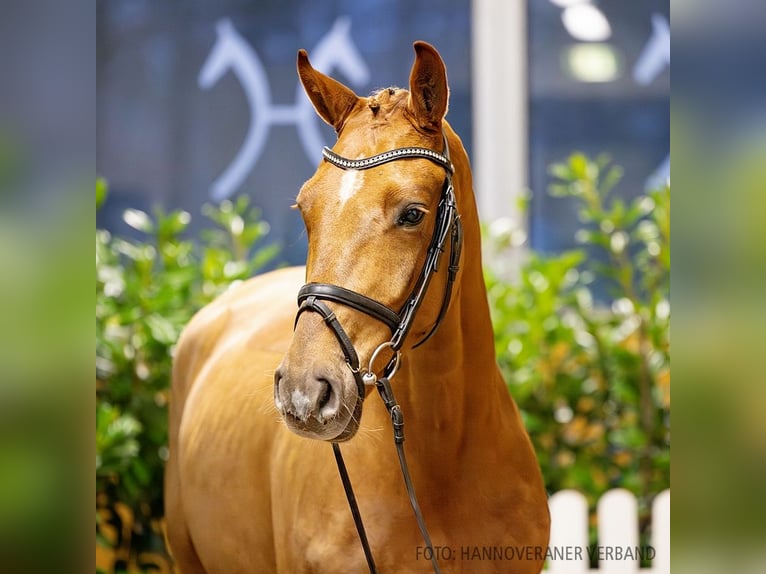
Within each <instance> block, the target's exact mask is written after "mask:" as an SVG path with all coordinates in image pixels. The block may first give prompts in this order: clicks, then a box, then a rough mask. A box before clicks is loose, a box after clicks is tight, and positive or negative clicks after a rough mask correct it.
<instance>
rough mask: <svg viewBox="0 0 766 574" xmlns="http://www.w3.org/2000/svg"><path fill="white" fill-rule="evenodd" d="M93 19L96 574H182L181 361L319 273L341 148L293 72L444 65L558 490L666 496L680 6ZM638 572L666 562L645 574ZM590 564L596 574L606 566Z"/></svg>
mask: <svg viewBox="0 0 766 574" xmlns="http://www.w3.org/2000/svg"><path fill="white" fill-rule="evenodd" d="M96 16H97V42H96V46H97V63H96V68H97V87H98V97H97V102H96V108H95V110H96V117H97V135H98V137H97V148H98V149H97V158H98V176H99V179H98V182H97V190H96V191H97V213H96V226H97V232H96V256H97V258H96V267H97V268H96V272H97V306H96V335H97V341H96V343H97V345H96V347H97V349H96V350H97V356H96V376H97V377H96V378H97V381H96V391H97V414H96V447H97V469H96V481H97V500H96V505H97V517H96V531H97V548H96V557H97V560H96V564H97V568H98V569H100V570H101V571H103V572H122V571H130V572H140V571H161V572H165V571H168V568H169V564H170V562H169V558H168V557H167V555H166V550H165V549H164V543H163V538H162V514H163V512H162V468H163V464H164V461H165V460H166V459H167V428H166V422H165V417H166V405H167V401H168V398H169V397H168V381H169V376H170V362H171V357H172V348H173V344H174V343H175V341H176V339H177V337H178V334H179V333H180V330H181V329H182V328H183V326H184V325H185V323H186V322H187V321H188V320H189V318H190V316H191V314H193V312H194V311H196V309H198V308H199V307H201V306H202V305H204V304H205V303H206V302H208V301H210V300H211V299H212V298H213V297H215V296H216V295H217V294H219V293H220V292H222V291H223V290H225V289H226V288H227V287H228V286H229V285H231V284H232V283H233V282H236V281H240V280H243V279H246V278H247V277H249V276H251V275H252V274H254V273H257V272H260V271H263V270H267V269H272V268H274V267H278V266H282V265H288V264H302V263H303V261H304V260H305V256H306V239H305V234H304V233H303V225H302V222H301V220H300V216H299V214H297V213H296V212H295V211H293V210H290V209H289V207H290V205H291V204H292V203H293V201H294V198H295V195H296V194H297V191H298V189H299V188H300V186H301V184H302V183H303V181H304V180H306V179H307V178H308V177H309V176H310V175H311V174H312V173H313V171H314V169H315V168H316V165H317V164H318V162H319V159H320V152H321V147H322V146H323V145H330V146H331V145H332V143H333V140H334V134H333V131H332V129H331V128H329V127H327V126H325V125H324V124H323V123H322V122H321V120H320V119H319V118H318V117H317V116H316V115H315V114H314V112H313V110H312V109H311V108H310V105H309V103H308V100H307V99H306V98H305V96H304V94H303V92H302V89H301V88H300V86H299V83H298V80H297V77H296V72H295V58H296V52H297V50H298V49H299V48H306V49H307V50H308V51H309V56H310V57H311V60H312V63H313V64H314V65H315V66H316V67H317V68H319V69H320V70H322V71H324V72H326V73H329V74H330V75H332V76H334V77H336V78H337V79H339V80H341V81H343V82H344V83H346V84H347V85H349V86H350V87H352V88H353V89H354V90H355V91H356V92H357V93H358V94H360V95H365V94H367V93H369V92H371V91H373V90H375V89H378V88H381V87H386V86H389V85H398V86H407V84H408V76H409V70H410V67H411V65H412V61H413V57H414V53H413V50H412V42H413V41H414V40H418V39H421V40H426V41H428V42H430V43H432V44H433V45H434V46H435V47H436V48H437V49H438V50H439V51H440V53H441V55H442V57H443V58H444V60H445V63H446V65H447V70H448V77H449V84H450V89H451V94H450V107H449V114H448V120H449V121H450V123H451V124H452V126H453V127H454V128H455V130H456V131H457V132H458V134H459V135H460V136H461V138H462V139H463V142H464V144H465V146H466V148H467V150H468V153H469V156H470V157H471V159H472V166H473V172H474V187H475V193H476V195H477V199H478V201H479V206H480V215H481V217H482V220H483V222H484V227H485V229H484V232H485V233H484V237H485V258H486V262H485V268H486V278H487V285H488V292H489V297H490V304H491V307H492V309H493V319H494V323H495V334H496V337H495V338H496V351H497V355H498V361H499V363H500V366H501V368H502V370H503V372H504V375H505V377H506V380H507V381H508V387H509V391H510V393H511V394H512V395H513V396H514V398H515V399H516V400H517V402H518V403H519V406H520V408H521V410H522V414H523V416H524V421H525V424H526V426H527V428H528V430H529V432H530V435H531V436H532V439H533V441H534V443H535V447H536V450H537V453H538V457H539V459H540V464H541V466H542V469H543V475H544V477H545V480H546V487H547V489H548V491H549V492H550V493H551V494H554V493H556V492H560V491H562V490H565V489H574V490H576V491H578V492H580V493H581V494H582V495H583V496H584V497H585V500H586V502H587V505H588V507H589V509H590V514H589V516H585V517H583V520H584V521H587V522H588V524H589V525H590V533H589V542H590V543H596V542H597V537H598V534H597V528H596V518H595V513H596V507H597V503H598V500H599V499H600V497H601V496H602V495H604V494H605V493H606V492H607V491H609V490H611V489H615V488H623V489H626V490H628V491H629V492H631V493H632V494H633V495H634V496H635V497H636V501H637V509H636V512H637V515H636V516H634V517H626V520H632V521H635V522H636V523H637V525H638V533H639V538H640V539H639V540H637V541H636V542H637V543H638V542H640V543H641V544H649V543H650V542H651V540H652V538H651V536H652V524H651V520H652V510H651V508H652V504H653V501H654V500H655V498H656V497H657V495H658V494H660V493H661V492H663V491H664V490H666V489H667V488H669V485H670V359H669V357H670V351H669V324H670V323H669V317H670V292H669V290H670V280H669V272H670V219H669V218H670V184H669V182H670V124H671V114H670V26H669V20H670V6H669V1H668V0H646V1H643V2H633V1H629V0H621V1H610V2H605V1H597V0H528V1H522V0H519V1H513V2H500V1H493V0H473V1H470V0H440V1H435V0H391V1H382V0H379V1H378V0H366V1H364V2H360V1H358V0H357V1H351V0H348V1H342V0H336V1H326V2H315V1H309V0H286V1H285V0H280V1H278V2H277V1H264V0H260V1H247V2H245V1H242V0H224V1H218V2H210V1H202V0H197V1H188V0H184V1H181V0H166V1H163V2H155V1H149V0H103V1H100V2H97V3H96ZM643 565H644V566H649V565H650V563H649V561H645V562H644V564H643ZM592 566H593V567H597V564H596V563H595V562H594V563H593V564H592Z"/></svg>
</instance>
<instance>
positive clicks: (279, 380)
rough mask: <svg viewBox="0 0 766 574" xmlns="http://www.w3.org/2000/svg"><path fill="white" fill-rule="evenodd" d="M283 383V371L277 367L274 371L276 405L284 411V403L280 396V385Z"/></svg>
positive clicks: (279, 409)
mask: <svg viewBox="0 0 766 574" xmlns="http://www.w3.org/2000/svg"><path fill="white" fill-rule="evenodd" d="M281 383H282V371H281V370H280V369H277V370H276V371H274V406H276V407H277V410H278V411H282V410H283V409H284V404H283V403H282V400H281V399H280V398H279V385H280V384H281Z"/></svg>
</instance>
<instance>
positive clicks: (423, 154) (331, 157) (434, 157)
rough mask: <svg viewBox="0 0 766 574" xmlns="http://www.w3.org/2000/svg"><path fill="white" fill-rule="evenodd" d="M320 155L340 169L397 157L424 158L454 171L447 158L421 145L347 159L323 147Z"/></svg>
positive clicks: (367, 167) (372, 165) (373, 163)
mask: <svg viewBox="0 0 766 574" xmlns="http://www.w3.org/2000/svg"><path fill="white" fill-rule="evenodd" d="M322 155H323V156H324V158H325V159H326V160H327V161H329V162H330V163H331V164H333V165H334V166H337V167H339V168H341V169H370V168H371V167H377V166H379V165H382V164H384V163H388V162H389V161H394V160H397V159H404V158H424V159H428V160H431V161H432V162H434V163H437V164H439V165H440V166H442V167H443V168H444V169H446V170H447V171H448V172H449V173H450V174H452V173H454V171H455V170H454V168H453V167H452V162H451V161H450V160H449V158H447V157H446V156H443V155H442V154H440V153H438V152H435V151H434V150H431V149H428V148H423V147H402V148H398V149H394V150H391V151H387V152H383V153H379V154H378V155H373V156H370V157H365V158H362V159H348V158H345V157H343V156H340V155H338V154H337V153H335V152H334V151H332V150H331V149H330V148H328V147H325V148H324V149H323V150H322Z"/></svg>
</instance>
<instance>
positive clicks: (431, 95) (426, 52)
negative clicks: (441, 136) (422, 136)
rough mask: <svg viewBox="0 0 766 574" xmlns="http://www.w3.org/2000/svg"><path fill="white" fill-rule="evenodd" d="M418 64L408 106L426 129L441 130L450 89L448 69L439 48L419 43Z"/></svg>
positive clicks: (413, 72) (413, 66)
mask: <svg viewBox="0 0 766 574" xmlns="http://www.w3.org/2000/svg"><path fill="white" fill-rule="evenodd" d="M413 46H414V48H415V63H414V64H413V65H412V71H411V72H410V96H409V101H408V102H407V108H408V109H409V110H410V112H411V113H412V115H413V116H414V117H415V120H416V121H417V123H418V124H419V125H420V127H421V128H424V129H433V130H440V129H441V121H442V119H443V118H444V116H445V115H446V113H447V103H448V102H449V89H448V88H447V69H446V68H445V67H444V62H443V61H442V59H441V56H439V52H437V51H436V48H434V47H433V46H431V45H430V44H427V43H426V42H415V44H413Z"/></svg>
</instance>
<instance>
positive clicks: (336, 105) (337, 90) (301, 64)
mask: <svg viewBox="0 0 766 574" xmlns="http://www.w3.org/2000/svg"><path fill="white" fill-rule="evenodd" d="M298 77H299V78H300V79H301V84H303V89H304V90H305V91H306V95H307V96H308V97H309V99H310V100H311V103H312V104H314V109H315V110H316V111H317V113H318V114H319V115H320V116H321V117H322V119H323V120H324V121H326V122H327V123H328V124H330V125H331V126H332V127H334V128H335V131H336V132H340V129H341V128H342V127H343V122H344V121H345V120H346V118H347V117H348V114H350V113H351V110H352V109H354V106H355V105H356V103H357V102H358V101H359V96H357V95H356V94H355V93H354V91H353V90H352V89H351V88H347V87H346V86H344V85H343V84H341V83H340V82H338V81H337V80H333V79H332V78H331V77H329V76H325V75H324V74H323V73H322V72H320V71H318V70H315V69H314V67H313V66H312V65H311V62H309V56H308V54H307V53H306V50H299V51H298Z"/></svg>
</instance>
